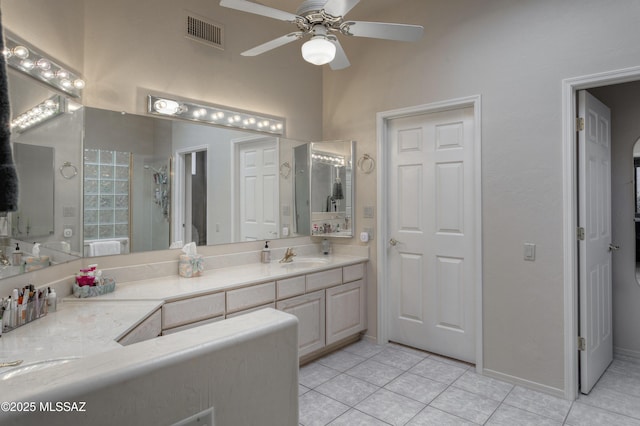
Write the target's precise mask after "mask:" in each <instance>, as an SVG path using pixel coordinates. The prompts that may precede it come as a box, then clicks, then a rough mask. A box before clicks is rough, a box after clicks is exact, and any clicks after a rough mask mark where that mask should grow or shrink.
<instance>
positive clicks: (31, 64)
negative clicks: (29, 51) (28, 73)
mask: <svg viewBox="0 0 640 426" xmlns="http://www.w3.org/2000/svg"><path fill="white" fill-rule="evenodd" d="M20 65H21V66H22V68H24V69H26V70H32V69H33V68H34V67H35V66H36V64H35V63H34V62H33V61H32V60H31V59H23V60H22V62H20Z"/></svg>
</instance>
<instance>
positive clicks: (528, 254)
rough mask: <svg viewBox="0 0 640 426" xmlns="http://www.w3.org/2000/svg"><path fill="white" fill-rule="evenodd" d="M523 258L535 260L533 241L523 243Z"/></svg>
mask: <svg viewBox="0 0 640 426" xmlns="http://www.w3.org/2000/svg"><path fill="white" fill-rule="evenodd" d="M524 260H528V261H530V262H533V261H534V260H536V245H535V244H533V243H524Z"/></svg>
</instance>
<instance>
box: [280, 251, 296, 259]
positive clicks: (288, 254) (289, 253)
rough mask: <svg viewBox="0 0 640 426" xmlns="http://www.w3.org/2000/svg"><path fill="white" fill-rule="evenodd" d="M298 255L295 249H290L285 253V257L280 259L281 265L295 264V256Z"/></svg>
mask: <svg viewBox="0 0 640 426" xmlns="http://www.w3.org/2000/svg"><path fill="white" fill-rule="evenodd" d="M295 255H296V254H295V253H294V252H293V249H292V248H291V247H289V248H288V249H287V251H286V252H285V253H284V257H283V258H282V259H280V263H291V262H293V256H295Z"/></svg>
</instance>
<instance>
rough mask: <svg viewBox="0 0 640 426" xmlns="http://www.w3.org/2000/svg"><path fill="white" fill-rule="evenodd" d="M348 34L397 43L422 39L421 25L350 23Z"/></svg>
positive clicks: (422, 30)
mask: <svg viewBox="0 0 640 426" xmlns="http://www.w3.org/2000/svg"><path fill="white" fill-rule="evenodd" d="M347 27H348V34H350V35H353V36H356V37H369V38H381V39H385V40H396V41H417V40H419V39H420V38H421V37H422V33H423V32H424V28H423V27H422V26H421V25H407V24H389V23H384V22H364V21H350V22H348V23H347Z"/></svg>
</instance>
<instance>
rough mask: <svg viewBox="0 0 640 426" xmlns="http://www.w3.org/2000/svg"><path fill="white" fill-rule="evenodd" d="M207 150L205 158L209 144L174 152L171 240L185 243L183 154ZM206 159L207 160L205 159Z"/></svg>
mask: <svg viewBox="0 0 640 426" xmlns="http://www.w3.org/2000/svg"><path fill="white" fill-rule="evenodd" d="M200 151H206V152H207V159H208V158H209V145H196V146H189V147H184V148H180V149H177V150H176V151H175V152H174V170H173V176H172V178H173V185H171V215H172V218H173V219H172V225H173V229H172V231H171V232H172V235H171V242H172V243H173V242H175V241H182V242H183V243H186V241H185V240H184V239H185V230H184V226H183V224H184V220H185V216H184V206H185V191H184V185H185V180H184V172H185V170H184V169H185V161H184V156H185V154H190V153H192V152H200ZM207 161H208V160H207Z"/></svg>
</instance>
